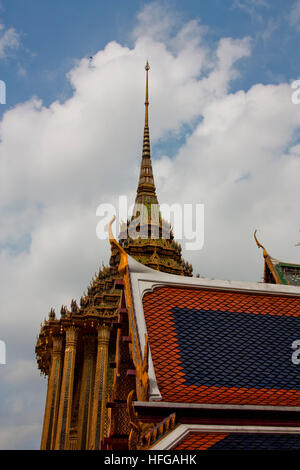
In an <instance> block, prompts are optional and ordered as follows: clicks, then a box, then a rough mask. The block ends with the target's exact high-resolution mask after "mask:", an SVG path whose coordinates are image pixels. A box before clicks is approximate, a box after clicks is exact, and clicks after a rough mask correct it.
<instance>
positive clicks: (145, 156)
mask: <svg viewBox="0 0 300 470" xmlns="http://www.w3.org/2000/svg"><path fill="white" fill-rule="evenodd" d="M145 70H146V99H145V126H144V139H143V153H142V162H141V170H140V177H139V184H138V189H137V196H136V200H135V202H136V203H138V204H151V203H152V204H153V203H154V204H158V200H157V197H156V192H155V184H154V178H153V171H152V163H151V154H150V136H149V120H148V108H149V89H148V72H149V70H150V66H149V62H148V60H147V62H146V65H145Z"/></svg>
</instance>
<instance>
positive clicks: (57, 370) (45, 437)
mask: <svg viewBox="0 0 300 470" xmlns="http://www.w3.org/2000/svg"><path fill="white" fill-rule="evenodd" d="M62 345H63V337H62V336H56V335H55V336H53V337H52V352H51V369H50V374H49V378H48V390H47V398H46V406H45V415H44V424H43V433H42V441H41V450H49V449H51V448H52V447H51V437H52V433H53V428H54V425H55V423H56V418H57V407H58V403H59V394H60V382H61V370H62Z"/></svg>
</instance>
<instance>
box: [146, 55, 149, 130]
mask: <svg viewBox="0 0 300 470" xmlns="http://www.w3.org/2000/svg"><path fill="white" fill-rule="evenodd" d="M145 70H146V100H145V127H148V107H149V98H148V71H149V70H150V65H149V62H148V60H147V62H146V65H145Z"/></svg>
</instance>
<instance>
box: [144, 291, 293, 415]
mask: <svg viewBox="0 0 300 470" xmlns="http://www.w3.org/2000/svg"><path fill="white" fill-rule="evenodd" d="M143 306H144V313H145V319H146V324H147V331H148V335H149V342H150V348H151V354H152V359H153V364H154V369H155V373H156V378H157V382H158V387H159V389H160V393H161V394H162V399H163V400H164V401H174V402H197V403H231V404H261V405H290V406H296V405H297V406H299V405H300V364H299V365H297V364H294V363H293V362H292V353H293V350H292V347H291V346H292V343H293V341H295V340H297V339H300V298H297V297H288V296H283V295H277V294H276V295H264V294H252V293H249V294H248V293H237V292H221V291H212V290H204V289H191V288H172V287H159V288H156V289H154V291H153V292H151V293H147V294H145V296H144V298H143Z"/></svg>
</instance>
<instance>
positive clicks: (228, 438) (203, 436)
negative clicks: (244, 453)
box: [176, 432, 300, 451]
mask: <svg viewBox="0 0 300 470" xmlns="http://www.w3.org/2000/svg"><path fill="white" fill-rule="evenodd" d="M299 449H300V434H275V433H274V434H271V433H269V434H267V433H259V434H258V433H229V434H223V433H196V432H191V433H190V434H189V435H188V436H187V437H185V438H184V439H183V440H182V441H181V442H180V443H179V444H178V445H177V446H176V450H249V451H251V450H252V451H253V450H299Z"/></svg>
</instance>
